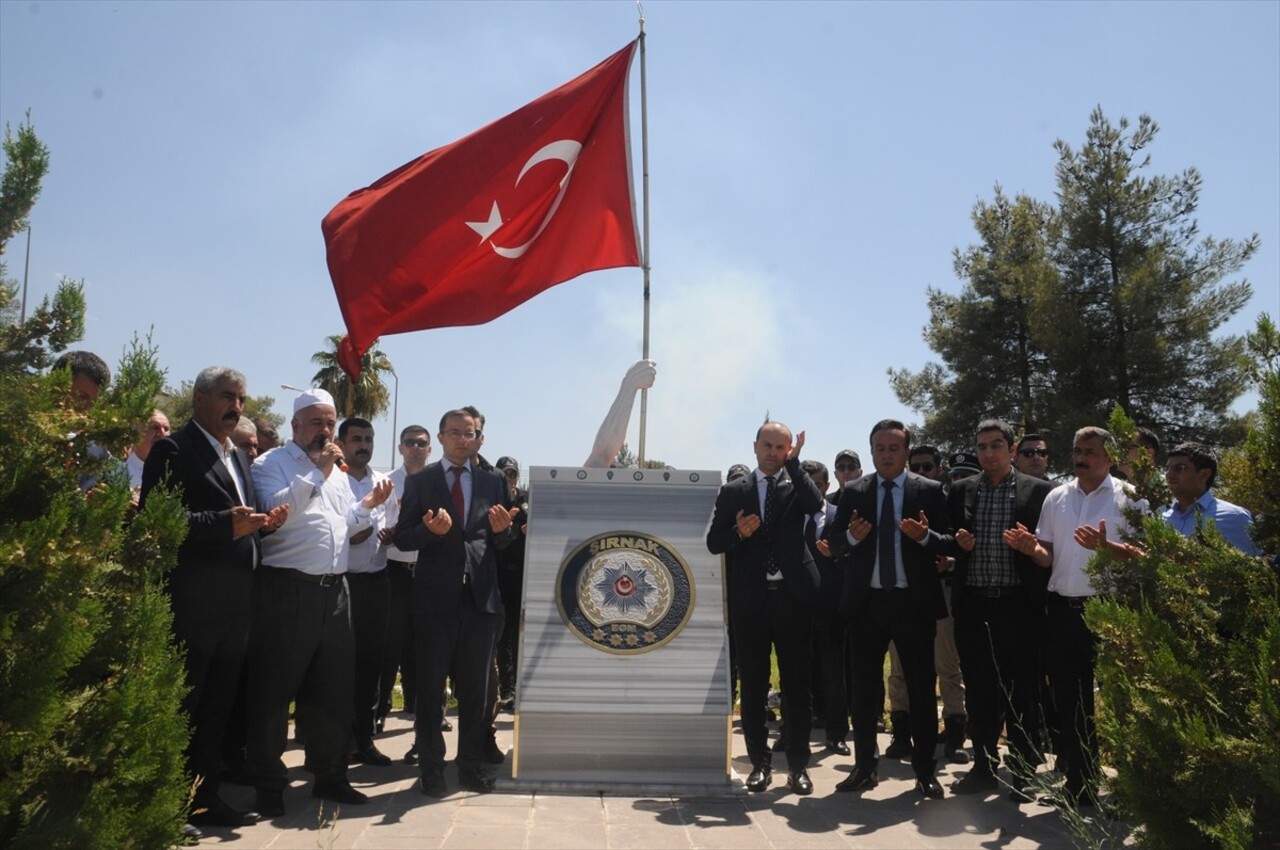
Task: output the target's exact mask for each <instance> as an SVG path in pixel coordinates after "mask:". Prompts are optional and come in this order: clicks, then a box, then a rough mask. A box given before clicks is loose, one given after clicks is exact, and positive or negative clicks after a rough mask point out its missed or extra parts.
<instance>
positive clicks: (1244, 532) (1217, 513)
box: [1164, 490, 1262, 555]
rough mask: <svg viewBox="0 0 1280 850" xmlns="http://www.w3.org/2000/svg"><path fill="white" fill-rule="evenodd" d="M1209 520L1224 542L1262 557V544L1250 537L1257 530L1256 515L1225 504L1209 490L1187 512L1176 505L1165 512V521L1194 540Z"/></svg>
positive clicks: (1228, 503)
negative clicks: (1250, 533) (1250, 530)
mask: <svg viewBox="0 0 1280 850" xmlns="http://www.w3.org/2000/svg"><path fill="white" fill-rule="evenodd" d="M1205 520H1209V521H1210V522H1212V524H1213V527H1215V528H1216V529H1217V530H1218V533H1219V534H1221V535H1222V539H1223V540H1225V541H1227V542H1228V543H1230V544H1231V545H1232V546H1234V547H1236V548H1237V549H1239V550H1240V551H1241V552H1244V553H1245V554H1246V555H1261V554H1262V550H1261V549H1259V548H1258V544H1256V543H1254V542H1253V539H1252V538H1251V537H1249V529H1251V528H1252V527H1253V514H1251V513H1249V512H1248V511H1247V510H1245V509H1244V508H1242V507H1240V506H1239V505H1233V504H1231V503H1230V502H1224V501H1222V500H1221V499H1219V498H1217V497H1216V496H1214V495H1213V491H1212V490H1205V491H1204V494H1203V495H1201V496H1200V498H1199V499H1196V500H1195V501H1194V502H1192V503H1191V504H1190V505H1187V509H1186V510H1185V511H1184V510H1182V509H1180V508H1179V507H1178V505H1177V504H1176V503H1174V504H1172V505H1170V506H1169V507H1167V508H1165V509H1164V521H1165V522H1166V523H1168V524H1169V525H1170V526H1172V527H1173V529H1174V530H1175V531H1177V532H1178V533H1179V534H1181V535H1182V536H1183V537H1190V536H1191V535H1193V534H1195V533H1196V532H1197V531H1199V530H1200V528H1201V527H1202V526H1204V525H1206V523H1205Z"/></svg>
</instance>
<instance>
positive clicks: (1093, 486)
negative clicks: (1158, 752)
mask: <svg viewBox="0 0 1280 850" xmlns="http://www.w3.org/2000/svg"><path fill="white" fill-rule="evenodd" d="M1116 451H1117V449H1116V440H1115V437H1113V436H1112V434H1111V432H1110V431H1107V430H1104V429H1102V428H1097V427H1094V426H1089V427H1086V428H1081V429H1080V430H1079V431H1076V434H1075V438H1074V439H1073V440H1072V443H1071V464H1072V468H1073V469H1074V471H1075V473H1076V477H1075V478H1073V479H1072V480H1070V481H1068V482H1067V483H1065V484H1062V485H1059V486H1058V487H1055V488H1054V489H1053V490H1051V491H1049V495H1048V496H1046V497H1045V500H1044V505H1043V506H1042V508H1041V510H1040V521H1039V522H1038V523H1037V524H1036V530H1035V533H1032V532H1031V531H1030V530H1028V529H1027V527H1026V526H1025V525H1023V524H1022V523H1016V524H1015V525H1014V526H1013V528H1010V529H1008V530H1006V531H1005V532H1004V540H1005V543H1006V544H1007V545H1008V546H1010V547H1011V548H1013V549H1014V550H1015V551H1017V552H1019V553H1020V554H1022V555H1024V556H1028V557H1030V558H1031V560H1032V561H1034V562H1035V563H1036V565H1037V566H1040V567H1044V568H1046V569H1050V570H1051V571H1052V572H1050V574H1049V587H1048V590H1049V594H1048V604H1047V606H1046V607H1047V609H1048V617H1047V620H1046V647H1045V650H1046V652H1045V654H1046V658H1047V660H1048V668H1049V687H1050V689H1051V691H1052V692H1053V701H1054V705H1055V706H1056V709H1057V716H1058V734H1059V741H1058V745H1059V748H1060V749H1061V752H1060V753H1058V755H1059V761H1058V768H1059V770H1060V771H1061V772H1062V774H1063V776H1064V777H1065V778H1066V781H1065V783H1064V784H1063V788H1062V793H1063V795H1064V796H1065V798H1066V799H1065V802H1069V803H1072V804H1075V805H1093V804H1094V803H1095V802H1096V798H1097V782H1098V736H1097V730H1096V728H1095V726H1094V706H1093V676H1094V665H1095V663H1096V661H1097V645H1098V638H1097V636H1096V635H1095V634H1093V632H1091V631H1089V627H1088V626H1087V625H1086V624H1085V620H1084V606H1085V603H1086V602H1087V601H1088V600H1089V598H1090V597H1092V596H1095V595H1096V594H1097V593H1098V590H1097V588H1095V587H1094V586H1093V581H1092V579H1091V577H1090V576H1089V574H1088V572H1086V570H1085V567H1086V566H1087V565H1088V563H1089V560H1090V559H1091V558H1092V557H1093V553H1094V551H1096V550H1097V549H1100V548H1106V549H1107V550H1109V551H1110V552H1111V553H1112V554H1113V555H1115V556H1116V557H1118V558H1134V557H1138V556H1140V555H1141V554H1142V550H1141V549H1140V548H1138V547H1137V546H1135V545H1133V544H1131V543H1125V542H1123V541H1121V540H1120V539H1118V538H1119V535H1122V534H1126V533H1130V532H1131V531H1132V527H1131V526H1130V524H1129V522H1128V520H1127V519H1126V518H1125V516H1124V512H1125V510H1127V509H1128V508H1130V507H1137V508H1139V509H1141V510H1144V511H1145V510H1146V508H1147V504H1146V502H1136V501H1134V499H1133V488H1132V487H1130V486H1129V485H1128V484H1126V483H1124V482H1122V481H1118V480H1116V479H1115V478H1112V477H1111V464H1112V457H1113V455H1114V454H1115V453H1116ZM1041 802H1042V803H1045V804H1048V805H1056V804H1059V803H1061V802H1064V800H1063V799H1062V798H1058V797H1055V798H1045V799H1043V800H1041Z"/></svg>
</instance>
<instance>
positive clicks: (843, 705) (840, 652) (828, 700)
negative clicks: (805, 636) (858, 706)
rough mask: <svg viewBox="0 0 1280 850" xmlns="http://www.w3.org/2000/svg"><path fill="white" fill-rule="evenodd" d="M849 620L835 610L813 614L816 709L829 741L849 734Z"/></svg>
mask: <svg viewBox="0 0 1280 850" xmlns="http://www.w3.org/2000/svg"><path fill="white" fill-rule="evenodd" d="M848 631H849V621H848V620H846V619H845V618H844V617H842V616H840V615H839V614H836V613H834V612H831V611H818V612H815V613H814V615H813V662H814V663H813V668H814V680H813V693H814V712H815V714H816V715H817V716H818V717H821V718H822V719H823V722H824V726H825V728H826V739H827V740H828V741H843V740H844V739H845V738H847V737H848V735H849V706H850V704H851V699H852V694H851V693H850V691H849V662H848V651H849V636H848Z"/></svg>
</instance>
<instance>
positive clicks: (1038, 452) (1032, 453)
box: [1018, 449, 1049, 457]
mask: <svg viewBox="0 0 1280 850" xmlns="http://www.w3.org/2000/svg"><path fill="white" fill-rule="evenodd" d="M1018 454H1020V455H1022V456H1023V457H1048V456H1049V450H1048V449H1021V450H1019V452H1018Z"/></svg>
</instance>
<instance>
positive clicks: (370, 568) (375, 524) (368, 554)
mask: <svg viewBox="0 0 1280 850" xmlns="http://www.w3.org/2000/svg"><path fill="white" fill-rule="evenodd" d="M347 478H348V479H349V481H348V482H347V483H348V484H350V485H351V494H352V495H353V496H355V497H356V499H357V500H361V499H363V498H364V497H365V496H367V495H369V494H370V493H371V492H373V487H374V485H375V484H378V483H379V482H382V481H386V480H387V476H385V475H383V474H382V473H381V472H377V471H375V470H373V469H369V470H367V471H366V472H365V476H364V478H363V479H359V478H356V477H355V476H354V475H352V474H351V473H350V472H348V473H347ZM388 504H390V502H389V501H387V502H383V503H382V504H381V505H378V507H376V508H374V509H373V510H372V511H370V512H369V523H370V525H371V526H372V528H373V532H372V533H371V534H370V535H369V536H368V537H367V538H365V539H364V540H363V541H361V542H360V543H350V544H349V546H350V549H349V550H348V552H347V572H349V573H376V572H379V571H381V570H384V569H386V568H387V547H386V546H383V545H382V542H381V541H380V540H378V532H379V531H381V530H382V529H384V528H386V527H387V517H386V510H385V508H386V507H387V505H388ZM356 533H357V534H358V533H360V532H356Z"/></svg>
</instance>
